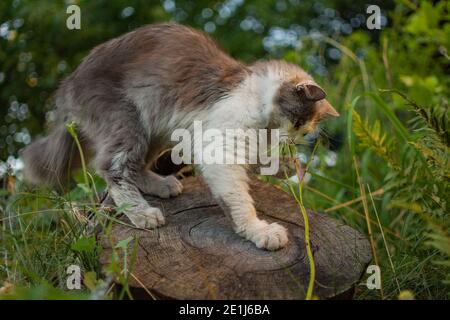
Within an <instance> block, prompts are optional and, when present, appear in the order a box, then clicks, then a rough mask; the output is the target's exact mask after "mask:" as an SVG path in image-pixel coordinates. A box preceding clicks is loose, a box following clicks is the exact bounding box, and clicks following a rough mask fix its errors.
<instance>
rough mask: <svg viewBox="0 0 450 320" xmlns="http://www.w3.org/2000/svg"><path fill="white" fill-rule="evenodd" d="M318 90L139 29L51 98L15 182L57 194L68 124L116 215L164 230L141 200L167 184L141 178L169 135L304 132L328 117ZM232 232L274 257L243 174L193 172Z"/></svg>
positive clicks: (171, 185) (302, 79)
mask: <svg viewBox="0 0 450 320" xmlns="http://www.w3.org/2000/svg"><path fill="white" fill-rule="evenodd" d="M325 97H326V94H325V92H324V90H323V89H322V88H321V87H320V86H319V85H318V84H317V83H316V82H314V80H313V79H312V77H311V76H310V75H308V74H307V73H306V72H305V71H303V70H302V69H301V68H300V67H298V66H297V65H294V64H289V63H287V62H283V61H277V60H270V61H259V62H256V63H254V64H252V65H245V64H243V63H240V62H238V61H236V60H234V59H233V58H231V57H230V56H229V55H227V54H226V53H225V52H224V51H222V50H221V49H220V48H219V47H218V45H217V44H216V43H215V42H214V41H213V40H212V39H211V38H210V37H209V36H208V35H206V34H204V33H203V32H201V31H198V30H195V29H193V28H190V27H187V26H183V25H179V24H175V23H163V24H154V25H148V26H144V27H141V28H139V29H136V30H134V31H132V32H129V33H127V34H125V35H122V36H120V37H118V38H115V39H112V40H109V41H107V42H106V43H103V44H101V45H99V46H97V47H95V48H94V49H93V50H92V51H91V52H90V54H89V55H88V56H87V57H86V58H85V59H84V60H83V61H82V62H81V64H80V65H79V66H78V68H77V69H76V70H75V71H74V72H73V73H72V74H71V75H70V76H68V77H67V78H66V79H65V80H63V81H62V82H61V84H60V86H59V88H58V89H57V91H56V93H55V104H56V110H55V114H56V116H55V124H54V126H53V128H52V129H51V130H50V133H49V135H48V136H47V137H43V138H40V139H38V140H36V141H35V142H33V143H32V144H30V145H29V146H27V147H26V148H25V150H24V151H23V159H24V162H25V166H24V176H25V179H26V180H28V181H30V182H31V183H34V184H53V185H57V184H62V183H64V182H65V181H67V180H68V173H69V171H70V168H73V167H75V166H77V163H78V162H79V161H77V159H76V153H77V152H74V151H73V139H72V137H71V136H70V134H69V133H68V131H67V129H66V127H65V124H66V123H68V122H72V121H73V122H75V123H76V125H77V128H78V131H77V132H78V135H79V139H80V141H81V144H82V146H83V149H84V150H85V153H86V154H87V155H88V158H89V161H90V163H91V164H92V165H93V167H94V168H95V169H96V170H97V172H98V173H99V174H100V175H101V176H102V177H103V178H104V179H105V180H106V182H107V185H108V191H109V194H110V195H111V197H112V199H113V200H114V202H115V204H116V205H117V206H121V205H123V204H129V205H130V206H126V208H127V209H126V210H125V214H126V216H127V217H128V218H129V219H130V221H131V222H132V223H133V224H134V225H135V226H137V227H139V228H156V227H160V226H162V225H164V223H165V220H164V215H163V213H162V212H161V210H160V209H158V208H155V207H151V206H150V205H149V204H148V203H147V201H145V199H144V197H143V196H142V193H145V194H152V195H156V196H159V197H161V198H168V197H172V196H177V195H179V194H180V193H181V192H182V189H183V186H182V184H181V183H180V182H179V181H178V180H177V179H176V178H175V177H174V176H165V177H164V176H160V175H158V174H156V173H154V172H152V171H150V170H149V164H151V163H152V162H153V161H154V160H155V158H156V157H157V156H158V155H159V154H160V152H161V150H164V149H166V148H168V147H170V146H171V140H170V135H171V132H172V131H173V130H174V129H175V128H186V129H189V130H190V129H192V122H193V121H194V120H202V121H203V124H204V126H207V127H210V128H222V129H224V128H255V129H258V128H266V129H270V128H280V127H283V128H287V129H286V130H291V131H294V132H296V134H298V133H303V134H304V133H308V132H310V131H312V130H314V128H315V126H316V124H317V123H318V122H319V121H320V120H322V119H324V118H326V117H336V116H338V113H337V111H336V110H335V109H334V108H333V107H332V106H331V105H330V104H329V103H328V101H327V100H326V99H325ZM199 168H200V172H201V174H202V176H203V178H204V180H205V181H206V183H207V185H208V187H209V189H210V190H211V193H212V195H213V196H214V197H215V198H216V199H217V200H218V202H219V203H220V205H221V207H222V208H223V209H224V211H225V212H226V213H227V214H228V215H229V216H230V217H231V220H232V224H233V227H234V229H235V231H236V232H237V233H238V234H239V235H241V236H243V237H244V238H246V239H248V240H250V241H252V242H253V243H254V244H255V245H256V246H257V247H258V248H264V249H267V250H277V249H280V248H282V247H284V246H286V244H287V243H288V235H287V231H286V229H285V228H284V227H283V226H281V225H279V224H277V223H270V224H269V223H268V222H266V221H264V220H261V219H259V218H258V217H257V215H256V211H255V207H254V205H253V200H252V198H251V196H250V195H249V190H248V189H249V187H248V183H247V180H248V176H247V171H246V167H245V166H243V165H237V164H236V165H218V164H211V165H199Z"/></svg>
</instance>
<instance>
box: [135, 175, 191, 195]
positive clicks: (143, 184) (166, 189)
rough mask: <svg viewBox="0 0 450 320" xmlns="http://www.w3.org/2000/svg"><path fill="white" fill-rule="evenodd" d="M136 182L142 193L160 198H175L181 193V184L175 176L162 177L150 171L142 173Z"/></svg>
mask: <svg viewBox="0 0 450 320" xmlns="http://www.w3.org/2000/svg"><path fill="white" fill-rule="evenodd" d="M136 182H137V184H138V187H139V189H140V190H141V191H142V192H143V193H145V194H151V195H155V196H158V197H160V198H170V197H176V196H177V195H179V194H180V193H181V192H182V191H183V184H182V183H181V182H180V181H179V180H178V179H177V178H175V176H172V175H170V176H166V177H164V176H160V175H159V174H157V173H155V172H153V171H150V170H146V171H145V172H143V174H142V175H141V176H140V177H139V179H138V180H136Z"/></svg>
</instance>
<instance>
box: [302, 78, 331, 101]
mask: <svg viewBox="0 0 450 320" xmlns="http://www.w3.org/2000/svg"><path fill="white" fill-rule="evenodd" d="M295 89H296V90H297V92H299V93H303V94H304V95H305V97H306V98H307V99H308V100H311V101H319V100H322V99H325V97H326V96H327V94H326V93H325V91H323V89H322V88H321V87H319V86H318V85H317V84H315V83H309V82H307V83H298V84H297V85H296V86H295Z"/></svg>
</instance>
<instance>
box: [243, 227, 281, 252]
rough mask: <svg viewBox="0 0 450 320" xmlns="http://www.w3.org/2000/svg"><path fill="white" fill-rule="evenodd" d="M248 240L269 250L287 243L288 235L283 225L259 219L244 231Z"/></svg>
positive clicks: (279, 247) (276, 248)
mask: <svg viewBox="0 0 450 320" xmlns="http://www.w3.org/2000/svg"><path fill="white" fill-rule="evenodd" d="M245 236H246V238H247V239H248V240H250V241H252V242H253V243H254V244H255V245H256V246H257V247H258V248H261V249H267V250H270V251H274V250H278V249H281V248H283V247H285V246H286V245H287V243H288V235H287V230H286V228H285V227H283V226H281V225H279V224H278V223H271V224H269V223H267V222H266V221H263V220H259V221H257V222H255V223H254V224H253V225H252V226H249V227H248V229H247V230H246V232H245Z"/></svg>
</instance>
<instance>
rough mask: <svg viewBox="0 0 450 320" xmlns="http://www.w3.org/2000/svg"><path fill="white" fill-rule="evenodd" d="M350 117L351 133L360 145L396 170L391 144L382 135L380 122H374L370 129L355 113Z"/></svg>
mask: <svg viewBox="0 0 450 320" xmlns="http://www.w3.org/2000/svg"><path fill="white" fill-rule="evenodd" d="M352 116H353V117H352V119H353V132H354V133H355V135H356V137H357V138H358V139H359V140H360V145H361V146H362V147H366V148H369V149H371V150H373V151H374V152H375V154H377V155H378V156H379V157H381V158H383V159H385V160H386V162H387V163H388V164H389V165H390V166H391V167H392V168H393V169H396V170H398V169H399V165H398V163H397V160H396V159H395V157H394V156H393V149H394V146H393V143H392V141H389V140H388V139H387V136H386V134H383V133H382V131H381V125H380V121H378V120H376V121H375V123H374V124H373V126H372V127H371V126H370V124H369V122H368V121H367V120H366V121H363V120H362V119H361V116H360V115H359V114H358V113H357V112H356V111H353V114H352Z"/></svg>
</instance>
